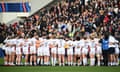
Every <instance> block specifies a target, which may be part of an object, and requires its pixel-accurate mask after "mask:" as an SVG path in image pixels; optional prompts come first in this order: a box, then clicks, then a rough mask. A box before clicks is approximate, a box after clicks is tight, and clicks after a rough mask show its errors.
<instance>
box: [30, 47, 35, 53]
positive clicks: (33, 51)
mask: <svg viewBox="0 0 120 72" xmlns="http://www.w3.org/2000/svg"><path fill="white" fill-rule="evenodd" d="M30 54H36V47H35V46H31V47H30Z"/></svg>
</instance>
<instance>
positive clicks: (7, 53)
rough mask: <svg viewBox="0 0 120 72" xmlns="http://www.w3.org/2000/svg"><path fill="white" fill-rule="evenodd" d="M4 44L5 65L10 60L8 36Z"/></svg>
mask: <svg viewBox="0 0 120 72" xmlns="http://www.w3.org/2000/svg"><path fill="white" fill-rule="evenodd" d="M4 43H5V46H4V49H5V54H6V58H5V65H9V62H10V55H11V49H10V37H7V38H6V39H5V40H4Z"/></svg>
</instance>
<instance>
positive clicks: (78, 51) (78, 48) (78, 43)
mask: <svg viewBox="0 0 120 72" xmlns="http://www.w3.org/2000/svg"><path fill="white" fill-rule="evenodd" d="M74 44H75V54H74V65H76V63H77V65H78V66H79V65H81V64H82V53H81V50H82V48H83V47H84V40H83V38H81V39H80V37H77V40H76V41H75V42H74ZM76 59H78V61H77V60H76Z"/></svg>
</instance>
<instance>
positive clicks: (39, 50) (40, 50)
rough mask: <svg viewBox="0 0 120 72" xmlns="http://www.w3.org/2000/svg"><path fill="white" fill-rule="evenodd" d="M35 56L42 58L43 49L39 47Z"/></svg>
mask: <svg viewBox="0 0 120 72" xmlns="http://www.w3.org/2000/svg"><path fill="white" fill-rule="evenodd" d="M37 55H38V56H43V55H44V49H43V47H39V48H38V50H37Z"/></svg>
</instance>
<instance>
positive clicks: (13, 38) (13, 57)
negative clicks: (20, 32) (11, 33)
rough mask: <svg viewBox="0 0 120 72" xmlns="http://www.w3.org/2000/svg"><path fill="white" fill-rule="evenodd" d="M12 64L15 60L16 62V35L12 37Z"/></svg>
mask: <svg viewBox="0 0 120 72" xmlns="http://www.w3.org/2000/svg"><path fill="white" fill-rule="evenodd" d="M11 48H12V49H11V51H12V53H11V57H12V59H11V65H14V62H15V52H16V38H15V37H12V39H11Z"/></svg>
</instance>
